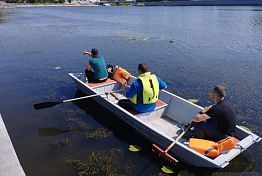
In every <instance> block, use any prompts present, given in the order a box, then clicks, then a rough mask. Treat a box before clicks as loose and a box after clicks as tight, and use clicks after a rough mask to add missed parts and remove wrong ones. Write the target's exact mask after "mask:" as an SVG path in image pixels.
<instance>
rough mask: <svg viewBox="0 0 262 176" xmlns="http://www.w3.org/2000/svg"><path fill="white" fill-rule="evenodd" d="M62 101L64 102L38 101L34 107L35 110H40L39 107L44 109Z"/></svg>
mask: <svg viewBox="0 0 262 176" xmlns="http://www.w3.org/2000/svg"><path fill="white" fill-rule="evenodd" d="M60 103H63V102H61V101H60V102H43V103H38V104H34V108H35V110H38V109H44V108H49V107H52V106H55V105H57V104H60Z"/></svg>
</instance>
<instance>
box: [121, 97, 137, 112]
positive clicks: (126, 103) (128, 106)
mask: <svg viewBox="0 0 262 176" xmlns="http://www.w3.org/2000/svg"><path fill="white" fill-rule="evenodd" d="M118 105H119V106H121V107H122V108H124V109H132V110H135V109H134V108H133V106H134V103H133V102H131V101H130V100H128V99H122V100H119V101H118Z"/></svg>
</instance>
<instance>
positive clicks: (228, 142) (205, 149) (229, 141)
mask: <svg viewBox="0 0 262 176" xmlns="http://www.w3.org/2000/svg"><path fill="white" fill-rule="evenodd" d="M238 142H239V140H238V139H236V138H234V137H227V138H225V139H222V140H221V141H218V142H213V141H209V140H204V139H196V138H190V139H189V148H191V149H193V150H195V151H197V152H199V153H201V154H203V155H205V156H208V157H210V158H216V157H217V156H219V155H220V154H221V153H222V152H226V151H229V150H231V149H233V148H235V145H236V143H238Z"/></svg>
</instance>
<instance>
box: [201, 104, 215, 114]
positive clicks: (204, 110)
mask: <svg viewBox="0 0 262 176" xmlns="http://www.w3.org/2000/svg"><path fill="white" fill-rule="evenodd" d="M212 106H213V105H210V106H207V107H204V109H203V111H202V112H203V113H206V112H207V111H208V110H209V109H210V108H212Z"/></svg>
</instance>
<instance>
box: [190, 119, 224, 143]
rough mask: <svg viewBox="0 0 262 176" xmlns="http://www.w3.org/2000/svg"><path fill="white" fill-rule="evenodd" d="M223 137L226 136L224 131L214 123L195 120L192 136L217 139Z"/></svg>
mask: <svg viewBox="0 0 262 176" xmlns="http://www.w3.org/2000/svg"><path fill="white" fill-rule="evenodd" d="M225 137H227V134H226V133H223V132H222V131H220V130H219V129H218V128H217V127H216V126H215V125H212V124H210V123H208V122H197V123H195V124H194V138H199V139H207V140H212V141H219V140H221V139H224V138H225Z"/></svg>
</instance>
